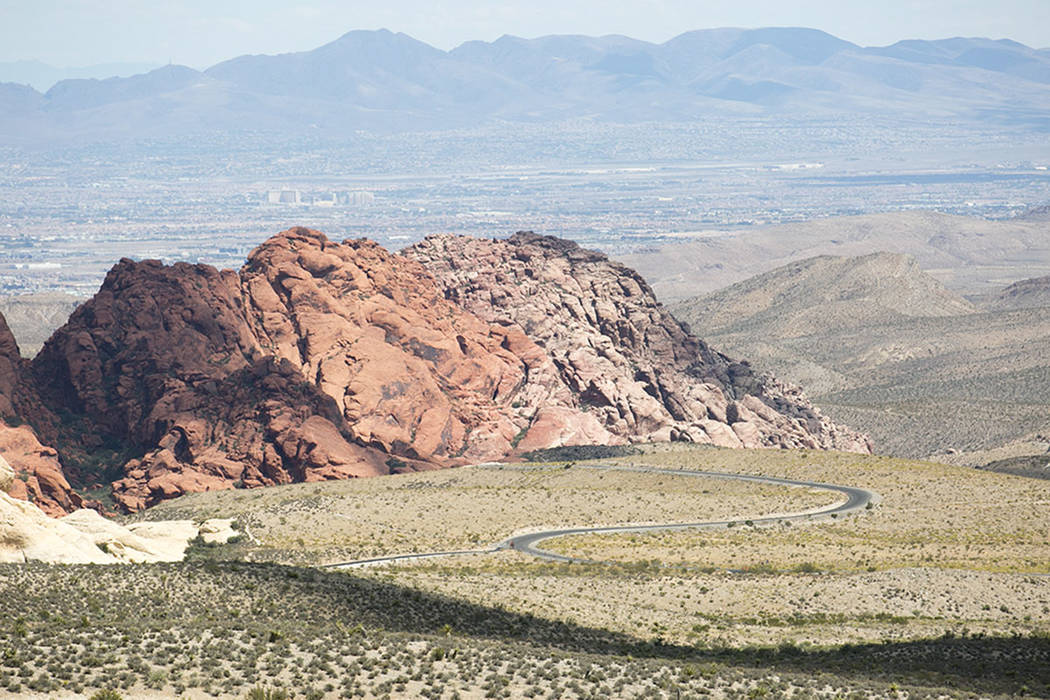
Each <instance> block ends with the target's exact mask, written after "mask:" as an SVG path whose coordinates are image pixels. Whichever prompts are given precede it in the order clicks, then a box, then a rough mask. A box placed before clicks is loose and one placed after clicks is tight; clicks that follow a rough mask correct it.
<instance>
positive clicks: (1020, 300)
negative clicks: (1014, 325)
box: [986, 275, 1050, 311]
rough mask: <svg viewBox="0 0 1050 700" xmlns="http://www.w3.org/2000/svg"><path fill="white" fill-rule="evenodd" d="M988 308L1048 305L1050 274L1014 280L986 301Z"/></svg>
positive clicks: (999, 308)
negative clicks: (1018, 280)
mask: <svg viewBox="0 0 1050 700" xmlns="http://www.w3.org/2000/svg"><path fill="white" fill-rule="evenodd" d="M986 305H987V308H988V309H989V310H997V311H1002V310H1006V309H1027V308H1032V307H1036V306H1050V275H1047V276H1046V277H1036V278H1034V279H1027V280H1021V281H1020V282H1014V283H1013V284H1011V285H1010V286H1009V287H1007V288H1006V289H1003V290H1002V291H1000V292H999V293H998V294H995V295H994V296H992V297H991V299H990V300H989V301H988V302H987V304H986Z"/></svg>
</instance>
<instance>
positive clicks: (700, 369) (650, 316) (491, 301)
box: [405, 232, 870, 452]
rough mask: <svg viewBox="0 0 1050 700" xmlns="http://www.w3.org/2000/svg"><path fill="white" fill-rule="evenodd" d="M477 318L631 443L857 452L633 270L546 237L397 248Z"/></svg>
mask: <svg viewBox="0 0 1050 700" xmlns="http://www.w3.org/2000/svg"><path fill="white" fill-rule="evenodd" d="M405 255H407V256H408V257H411V258H413V259H415V260H418V261H419V262H420V263H422V264H423V265H424V266H425V267H426V268H427V270H428V271H429V272H430V273H431V274H432V275H434V277H435V278H436V279H437V280H438V281H439V282H440V283H441V284H442V285H443V287H444V290H445V295H446V296H447V297H448V298H449V299H450V300H451V301H454V302H456V303H457V304H459V305H461V306H463V307H464V308H466V309H468V310H469V311H471V312H473V313H474V314H476V315H477V316H478V317H480V318H482V319H484V320H486V321H489V322H491V323H495V324H499V325H503V326H506V327H514V328H519V327H520V328H521V329H523V330H524V332H525V333H526V334H527V335H528V336H529V337H530V338H532V339H534V340H535V341H536V342H537V344H539V345H540V346H541V347H542V348H543V349H544V351H545V353H546V354H547V356H548V357H549V358H550V360H551V362H552V363H553V364H554V366H555V367H556V368H557V372H558V376H559V378H560V380H561V381H562V382H563V383H564V385H565V386H566V387H567V388H568V389H569V391H570V393H571V395H572V397H573V403H572V405H571V406H570V407H571V408H576V409H579V410H584V411H587V412H589V413H590V414H592V415H594V416H595V417H596V418H597V419H598V421H599V422H600V423H601V425H603V426H604V427H605V428H606V429H607V430H608V431H609V432H611V433H613V434H614V435H617V436H620V437H622V438H625V439H630V440H669V439H682V440H689V441H693V442H700V443H713V444H716V445H723V446H727V447H741V446H746V447H759V446H780V447H819V448H834V449H844V450H854V451H863V452H867V451H869V450H870V446H869V445H868V443H867V441H866V438H865V437H864V436H862V435H860V434H857V433H855V432H853V431H850V430H848V429H845V428H841V427H839V426H835V425H834V424H832V423H831V422H830V421H828V420H826V419H825V418H823V417H822V416H821V415H820V413H819V412H818V411H816V409H814V408H813V407H812V406H811V405H810V404H809V402H808V401H806V399H805V397H804V396H803V395H802V394H801V392H800V391H799V390H798V389H796V388H790V387H787V386H785V385H783V384H781V383H779V382H776V381H775V380H772V379H770V378H766V377H759V376H756V375H755V373H754V372H752V370H751V368H750V366H749V365H748V364H747V363H746V362H734V361H732V360H730V359H728V358H726V357H724V356H722V355H720V354H718V353H716V352H714V351H712V350H711V349H710V348H709V347H708V346H707V345H706V344H705V343H704V342H703V341H701V340H699V339H697V338H696V337H694V336H693V335H692V334H691V333H689V331H688V330H687V329H686V328H685V327H684V326H682V324H680V323H679V322H678V321H676V320H675V319H674V318H673V317H672V316H671V315H670V314H669V313H668V312H667V310H666V309H664V308H663V306H661V305H660V304H659V303H658V302H657V301H656V298H655V296H654V294H653V292H652V290H651V289H650V288H649V285H648V284H646V282H645V280H644V279H642V278H641V276H640V275H638V274H637V273H636V272H634V271H633V270H630V269H629V268H626V267H624V266H623V265H620V264H618V263H614V262H611V261H610V260H608V259H607V258H606V256H604V255H602V254H601V253H598V252H594V251H589V250H584V249H582V248H580V247H579V246H577V245H576V244H574V243H572V242H570V241H565V240H562V239H558V238H554V237H550V236H538V235H536V234H533V233H528V232H521V233H517V234H515V235H514V236H512V237H511V238H509V239H507V240H482V239H475V238H467V237H453V236H432V237H428V238H427V239H426V240H425V241H423V242H421V243H419V244H417V245H415V246H413V247H411V248H409V249H407V250H406V251H405Z"/></svg>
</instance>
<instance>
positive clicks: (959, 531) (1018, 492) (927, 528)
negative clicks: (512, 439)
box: [547, 448, 1050, 573]
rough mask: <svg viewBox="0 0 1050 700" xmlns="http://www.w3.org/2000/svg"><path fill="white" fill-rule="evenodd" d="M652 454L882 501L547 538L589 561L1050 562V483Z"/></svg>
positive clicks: (729, 564) (952, 470) (749, 456)
mask: <svg viewBox="0 0 1050 700" xmlns="http://www.w3.org/2000/svg"><path fill="white" fill-rule="evenodd" d="M638 460H639V458H633V459H628V460H623V461H627V462H631V461H638ZM644 461H645V462H647V463H650V464H653V465H660V466H671V467H680V468H697V469H713V470H719V471H727V472H749V473H755V472H758V473H762V474H766V475H769V476H783V477H788V478H795V479H811V480H818V481H829V482H833V483H840V484H849V485H853V486H861V487H864V488H868V489H871V490H874V491H876V492H877V493H879V494H881V496H882V499H883V500H882V502H881V504H880V505H879V506H877V507H876V508H875V509H874V510H873V511H871V512H870V513H868V514H866V515H865V516H864V517H861V518H844V519H842V520H841V521H840V522H834V523H824V524H820V525H815V526H809V525H807V526H802V527H799V526H793V527H792V526H780V527H776V528H768V529H766V528H763V529H751V528H735V529H731V530H725V531H692V532H690V531H685V532H670V533H653V534H648V535H635V534H632V535H591V536H586V537H571V538H563V539H561V540H559V541H555V542H548V543H547V545H548V547H549V548H550V549H553V550H555V551H559V552H562V553H566V554H572V555H574V556H579V557H582V558H589V559H602V560H613V561H624V562H630V561H638V560H650V559H658V560H660V561H661V562H664V563H670V564H692V565H700V566H709V567H715V568H719V569H749V568H750V569H758V570H776V571H790V570H798V569H802V570H818V571H875V570H886V569H898V568H909V567H933V568H938V569H945V568H951V569H967V570H975V571H1001V572H1026V573H1029V572H1030V573H1040V572H1046V571H1047V567H1048V562H1050V508H1048V506H1050V482H1047V481H1042V480H1033V479H1024V478H1021V477H1013V476H1008V475H1002V474H994V473H989V472H983V471H979V470H974V469H970V468H965V467H952V466H947V465H941V464H932V463H927V462H915V461H907V460H900V459H891V458H886V457H858V456H856V455H845V454H817V453H812V452H810V453H807V452H805V451H800V452H767V453H762V452H750V453H748V452H739V451H732V450H715V451H712V450H689V449H674V448H665V449H662V450H659V451H654V452H653V453H652V454H649V455H646V456H645V457H644Z"/></svg>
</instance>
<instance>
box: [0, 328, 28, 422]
mask: <svg viewBox="0 0 1050 700" xmlns="http://www.w3.org/2000/svg"><path fill="white" fill-rule="evenodd" d="M23 366H24V361H23V360H22V355H21V354H20V353H19V350H18V343H17V342H16V341H15V336H14V334H13V333H11V329H10V328H8V326H7V320H6V319H5V318H4V317H3V315H2V314H0V418H3V417H10V416H13V415H14V414H15V408H14V397H15V390H16V388H17V387H18V382H19V379H20V377H21V374H22V371H23Z"/></svg>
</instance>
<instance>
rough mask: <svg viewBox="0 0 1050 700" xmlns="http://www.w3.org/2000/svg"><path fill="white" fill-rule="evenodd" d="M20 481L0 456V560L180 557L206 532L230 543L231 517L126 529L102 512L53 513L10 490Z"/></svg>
mask: <svg viewBox="0 0 1050 700" xmlns="http://www.w3.org/2000/svg"><path fill="white" fill-rule="evenodd" d="M17 481H18V479H17V478H16V476H15V473H14V470H13V469H12V468H11V467H10V465H8V464H7V462H6V461H5V460H4V459H3V458H2V457H0V562H15V563H21V562H25V561H43V562H50V563H55V564H119V563H144V562H159V561H179V560H181V559H182V558H183V556H184V555H185V552H186V548H187V546H188V544H189V541H190V540H192V539H193V538H195V537H197V536H198V535H201V536H202V537H204V538H206V539H211V540H212V541H219V542H224V541H226V540H228V539H229V535H230V534H233V533H232V531H231V530H230V529H229V521H205V522H204V523H202V524H200V525H197V524H195V523H193V522H192V521H188V520H183V521H168V522H153V523H139V524H137V525H131V526H128V527H124V526H122V525H119V524H117V523H115V522H113V521H111V520H106V519H105V518H103V517H102V516H101V515H99V514H98V512H97V511H94V510H77V511H75V512H73V513H71V514H70V515H66V516H64V517H62V518H51V517H48V516H47V514H45V513H44V512H43V511H42V510H40V509H39V508H37V507H36V506H35V505H34V504H32V503H29V502H27V501H24V500H18V499H15V498H12V497H11V496H9V495H7V493H4V491H6V490H8V489H10V488H11V487H12V485H13V484H15V483H16V482H17Z"/></svg>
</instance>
